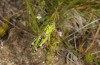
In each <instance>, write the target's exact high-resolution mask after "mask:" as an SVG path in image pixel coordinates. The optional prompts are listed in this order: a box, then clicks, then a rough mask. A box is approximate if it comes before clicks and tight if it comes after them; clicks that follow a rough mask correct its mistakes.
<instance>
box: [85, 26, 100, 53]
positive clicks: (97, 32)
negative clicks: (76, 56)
mask: <svg viewBox="0 0 100 65" xmlns="http://www.w3.org/2000/svg"><path fill="white" fill-rule="evenodd" d="M99 31H100V25H99V27H98V29H97V31H96V34H95V35H94V38H93V41H92V43H91V44H90V46H89V47H88V48H87V49H86V51H85V52H88V50H90V49H91V48H92V47H93V45H94V42H95V40H96V38H97V36H98V35H99Z"/></svg>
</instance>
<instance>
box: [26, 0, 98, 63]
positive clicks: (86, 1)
mask: <svg viewBox="0 0 100 65" xmlns="http://www.w3.org/2000/svg"><path fill="white" fill-rule="evenodd" d="M30 1H31V0H30ZM30 1H28V0H25V2H26V5H27V9H28V14H29V15H28V17H29V22H28V25H29V28H31V33H32V34H33V35H34V36H35V40H34V41H33V42H32V45H33V51H35V50H37V49H38V47H41V46H43V45H47V49H46V50H47V60H48V62H47V64H50V63H51V64H52V63H53V62H50V60H52V59H53V57H54V55H55V54H54V53H55V50H56V49H57V47H58V46H57V44H58V43H62V44H64V46H65V47H66V48H69V50H74V51H75V52H76V55H77V54H80V55H81V56H83V55H82V54H81V53H84V52H86V53H87V51H89V50H90V49H91V48H92V47H93V45H94V43H95V42H94V41H96V38H98V36H99V32H100V31H99V30H100V27H99V25H98V24H97V23H98V20H99V19H98V18H99V17H100V16H99V14H100V13H99V11H100V7H99V4H100V3H99V1H96V0H93V1H92V0H72V1H69V0H35V1H31V2H33V3H30ZM91 21H92V22H91ZM93 25H94V27H92V26H93ZM91 28H92V29H91ZM93 28H94V29H93ZM97 28H98V29H97ZM96 29H97V31H95V30H96ZM59 32H60V33H59ZM94 34H95V36H92V35H94ZM89 38H93V39H92V43H91V41H90V40H89ZM66 39H67V41H66ZM67 42H68V43H70V44H68V43H67ZM89 43H91V44H89ZM51 54H52V55H51ZM93 59H94V57H93V56H92V55H91V54H86V55H85V59H84V60H85V61H86V62H87V63H90V62H92V61H93Z"/></svg>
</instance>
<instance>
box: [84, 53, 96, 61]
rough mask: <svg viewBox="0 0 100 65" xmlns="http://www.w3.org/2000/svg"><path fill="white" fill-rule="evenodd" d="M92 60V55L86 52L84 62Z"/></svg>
mask: <svg viewBox="0 0 100 65" xmlns="http://www.w3.org/2000/svg"><path fill="white" fill-rule="evenodd" d="M93 60H94V56H93V55H92V54H90V53H87V54H86V56H85V62H87V63H91V62H93Z"/></svg>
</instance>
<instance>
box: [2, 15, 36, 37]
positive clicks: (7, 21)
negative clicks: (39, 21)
mask: <svg viewBox="0 0 100 65" xmlns="http://www.w3.org/2000/svg"><path fill="white" fill-rule="evenodd" d="M0 17H2V19H3V20H4V21H7V23H9V24H10V25H12V26H14V27H15V28H17V29H19V30H20V31H23V32H25V33H28V34H30V35H31V36H33V37H34V35H33V34H32V33H30V32H28V31H26V30H24V29H22V28H20V27H18V26H16V25H15V24H13V23H11V22H10V21H8V20H7V19H5V18H4V17H3V16H1V15H0ZM0 22H1V23H4V22H3V21H0Z"/></svg>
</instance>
